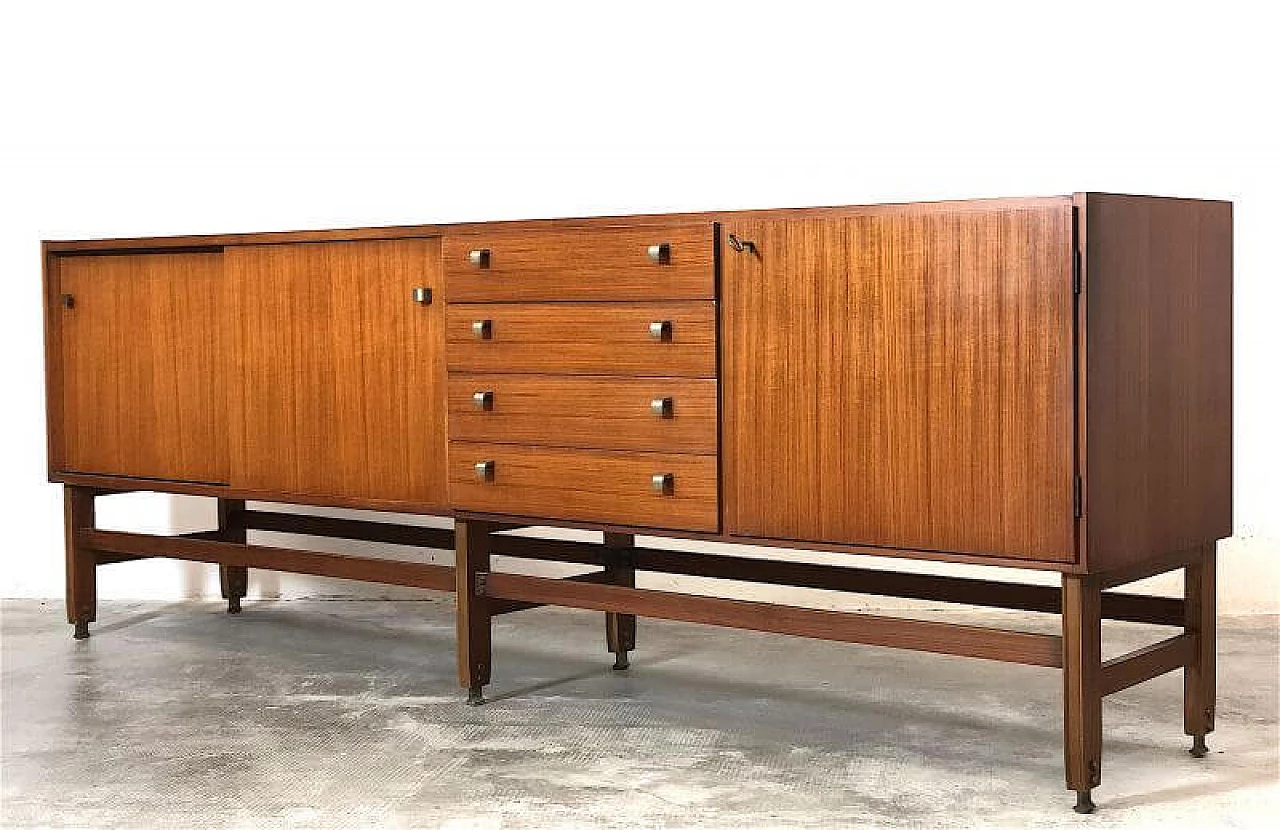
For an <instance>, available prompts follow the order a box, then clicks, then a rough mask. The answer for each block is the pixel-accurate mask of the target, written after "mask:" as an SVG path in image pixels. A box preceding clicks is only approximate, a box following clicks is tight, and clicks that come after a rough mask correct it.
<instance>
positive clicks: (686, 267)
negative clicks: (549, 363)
mask: <svg viewBox="0 0 1280 830" xmlns="http://www.w3.org/2000/svg"><path fill="white" fill-rule="evenodd" d="M714 236H715V226H714V225H713V224H712V223H710V222H700V223H697V224H691V225H651V226H646V227H638V228H601V229H598V230H593V231H591V232H589V233H584V232H582V231H580V230H557V229H546V230H509V231H501V230H489V231H485V232H482V233H474V234H460V235H455V234H449V235H447V236H445V237H444V243H443V250H444V269H445V278H446V288H447V295H448V299H449V302H480V301H517V300H518V301H522V302H528V301H531V300H710V299H713V298H714V297H715V290H716V287H715V244H714ZM656 244H666V245H667V246H668V248H667V257H666V258H664V260H663V261H662V262H657V263H655V262H653V261H652V260H650V259H649V257H648V255H647V250H648V247H649V246H650V245H656ZM473 250H486V251H488V252H489V256H488V257H487V261H486V264H485V265H484V266H483V267H478V266H476V265H474V264H472V263H471V262H470V261H469V260H468V254H469V252H471V251H473Z"/></svg>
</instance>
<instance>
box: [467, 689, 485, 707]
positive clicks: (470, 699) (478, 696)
mask: <svg viewBox="0 0 1280 830" xmlns="http://www.w3.org/2000/svg"><path fill="white" fill-rule="evenodd" d="M482 703H484V687H482V686H472V687H471V688H470V689H467V705H468V706H479V705H481V704H482Z"/></svg>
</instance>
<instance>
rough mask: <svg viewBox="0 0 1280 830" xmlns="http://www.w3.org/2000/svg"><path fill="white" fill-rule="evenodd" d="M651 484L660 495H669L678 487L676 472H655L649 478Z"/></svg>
mask: <svg viewBox="0 0 1280 830" xmlns="http://www.w3.org/2000/svg"><path fill="white" fill-rule="evenodd" d="M649 486H650V487H652V488H653V492H655V493H657V494H658V495H660V496H669V495H671V493H672V491H673V490H675V487H676V477H675V474H674V473H654V474H653V476H652V477H651V478H650V479H649Z"/></svg>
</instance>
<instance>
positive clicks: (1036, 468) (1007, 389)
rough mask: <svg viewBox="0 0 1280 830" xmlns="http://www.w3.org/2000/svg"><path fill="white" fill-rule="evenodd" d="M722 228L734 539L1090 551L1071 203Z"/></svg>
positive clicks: (1062, 555) (1011, 553)
mask: <svg viewBox="0 0 1280 830" xmlns="http://www.w3.org/2000/svg"><path fill="white" fill-rule="evenodd" d="M724 231H725V233H724V236H725V237H726V238H727V235H728V234H729V233H733V234H735V235H736V236H737V237H739V238H742V239H749V240H752V241H754V242H755V243H756V251H755V252H754V253H752V252H750V251H744V252H735V251H733V250H731V249H730V248H729V247H728V246H727V245H726V246H725V247H724V249H723V251H722V256H723V263H724V266H723V283H722V290H723V298H724V304H723V315H724V316H723V321H722V323H723V355H722V365H723V367H724V371H723V382H722V388H723V396H724V400H723V406H724V419H725V420H724V442H723V448H722V452H723V462H724V472H725V482H724V484H725V523H726V529H727V531H728V532H729V533H732V534H735V535H742V536H754V537H765V538H784V539H801V540H813V541H823V542H835V543H851V544H866V545H884V546H892V547H909V548H916V549H922V550H940V551H952V552H960V553H975V554H988V555H993V556H1002V557H1013V558H1030V559H1042V560H1054V561H1069V560H1071V559H1072V558H1073V557H1074V518H1073V511H1072V501H1073V496H1072V482H1073V477H1074V450H1073V447H1074V443H1073V439H1072V430H1073V424H1074V415H1073V412H1074V403H1073V395H1072V377H1073V370H1072V365H1073V347H1072V310H1073V300H1072V293H1071V271H1070V263H1071V221H1070V209H1069V208H1068V207H1060V208H1058V207H1054V208H1034V209H1006V210H982V211H956V212H945V211H920V212H909V211H903V212H901V213H886V212H881V213H875V214H867V215H862V216H853V217H849V218H844V219H813V220H763V221H745V220H744V221H741V222H731V223H728V224H726V226H725V228H724Z"/></svg>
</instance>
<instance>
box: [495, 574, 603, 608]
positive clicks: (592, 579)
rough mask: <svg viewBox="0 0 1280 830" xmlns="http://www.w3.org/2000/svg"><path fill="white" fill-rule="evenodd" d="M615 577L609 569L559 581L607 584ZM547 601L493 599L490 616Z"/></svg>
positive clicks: (539, 604)
mask: <svg viewBox="0 0 1280 830" xmlns="http://www.w3.org/2000/svg"><path fill="white" fill-rule="evenodd" d="M480 576H481V577H484V578H487V577H488V574H480ZM612 578H613V574H611V573H610V572H609V571H592V572H591V573H586V574H577V575H575V576H566V577H563V578H561V579H559V580H557V581H559V582H579V583H582V582H585V583H589V584H592V585H601V584H607V583H608V582H609V581H610V580H611V579H612ZM545 605H546V603H542V602H522V601H520V600H513V599H491V600H490V603H489V614H490V616H494V617H496V616H498V615H499V614H510V613H512V612H514V611H528V610H529V609H531V608H542V607H544V606H545Z"/></svg>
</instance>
